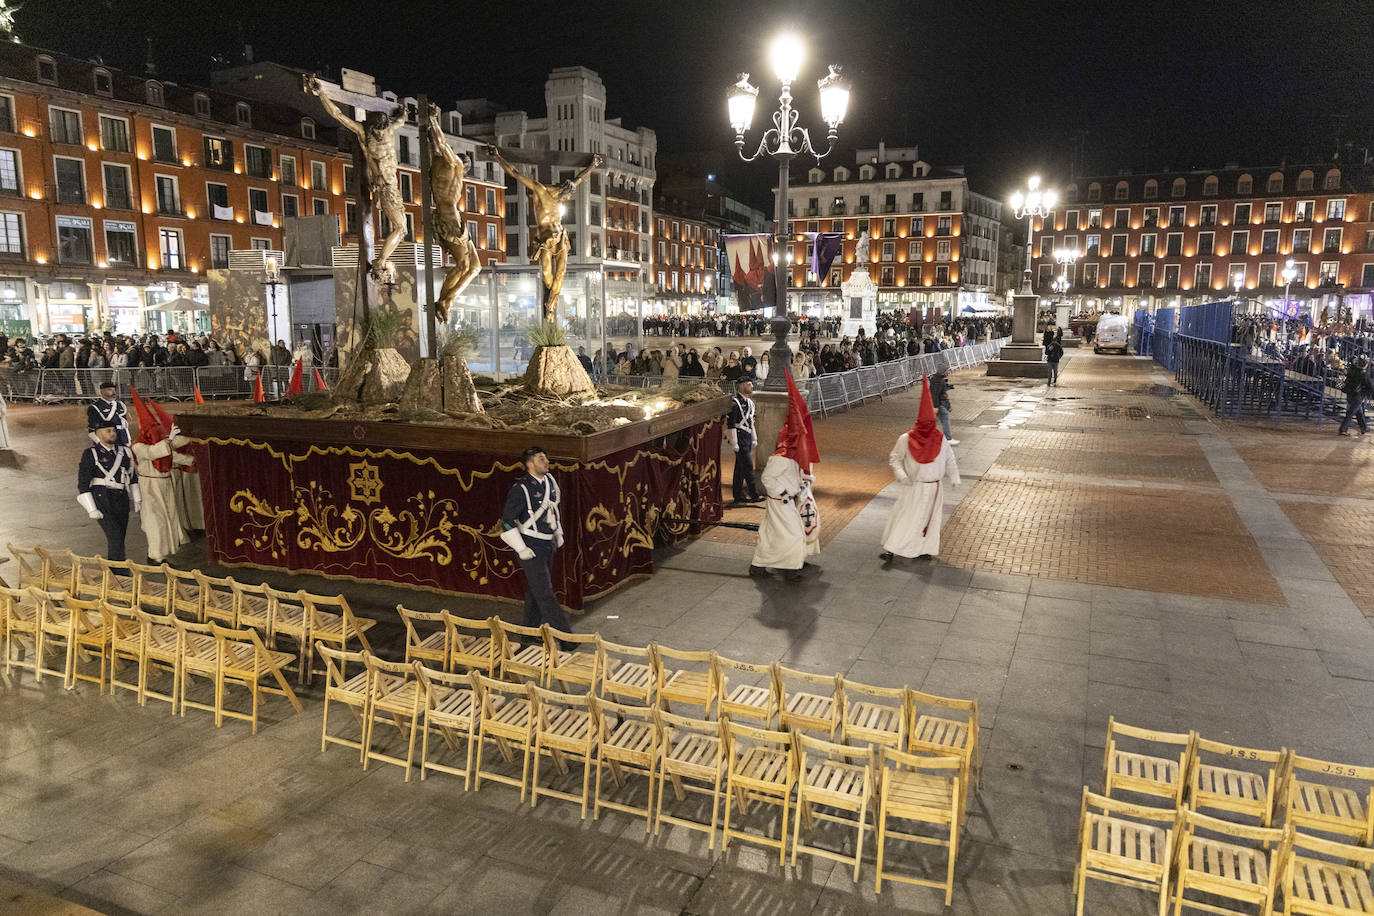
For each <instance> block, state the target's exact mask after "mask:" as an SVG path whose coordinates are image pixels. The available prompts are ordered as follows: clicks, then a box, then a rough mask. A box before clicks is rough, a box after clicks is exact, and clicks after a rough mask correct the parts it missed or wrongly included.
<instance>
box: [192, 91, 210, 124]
mask: <svg viewBox="0 0 1374 916" xmlns="http://www.w3.org/2000/svg"><path fill="white" fill-rule="evenodd" d="M195 105H196V117H199V118H208V117H210V97H209V96H208V95H206V94H205V93H203V92H197V93H196V95H195Z"/></svg>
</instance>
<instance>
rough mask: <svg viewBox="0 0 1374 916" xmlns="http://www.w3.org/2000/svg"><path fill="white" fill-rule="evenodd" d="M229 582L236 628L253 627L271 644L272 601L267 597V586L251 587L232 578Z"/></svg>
mask: <svg viewBox="0 0 1374 916" xmlns="http://www.w3.org/2000/svg"><path fill="white" fill-rule="evenodd" d="M229 582H230V586H229V589H230V591H232V592H233V593H234V616H235V623H234V626H235V627H252V628H253V629H255V630H257V631H258V635H259V636H261V637H262V638H263V639H264V640H266V641H267V642H269V643H270V642H271V630H272V599H271V598H269V597H268V595H267V586H266V585H262V584H259V585H249V584H247V583H245V582H239V581H237V580H235V579H232V578H231V579H230V580H229ZM226 625H227V624H226Z"/></svg>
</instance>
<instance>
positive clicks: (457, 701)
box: [411, 661, 478, 792]
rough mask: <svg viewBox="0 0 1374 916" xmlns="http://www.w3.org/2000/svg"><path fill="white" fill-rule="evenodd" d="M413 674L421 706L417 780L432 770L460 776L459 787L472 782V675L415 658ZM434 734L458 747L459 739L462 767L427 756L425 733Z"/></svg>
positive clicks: (474, 718)
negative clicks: (461, 781)
mask: <svg viewBox="0 0 1374 916" xmlns="http://www.w3.org/2000/svg"><path fill="white" fill-rule="evenodd" d="M411 666H412V667H413V668H414V669H415V677H416V679H417V680H418V681H419V682H420V692H421V700H422V703H421V705H422V710H423V715H424V719H423V722H422V724H421V729H422V732H421V733H422V735H423V738H422V739H421V741H420V780H421V782H423V781H424V778H425V772H426V771H427V770H434V771H436V772H439V773H448V774H450V775H452V776H462V777H463V791H464V792H466V791H467V790H468V789H469V788H471V786H472V756H473V747H474V745H475V744H476V743H477V719H478V709H477V695H476V693H475V692H474V691H473V687H472V677H471V675H468V674H459V673H457V672H450V671H440V670H437V669H435V668H426V667H425V666H424V665H422V664H421V663H420V662H419V661H414V662H411ZM431 734H437V735H438V736H439V737H440V738H442V739H444V744H446V745H448V747H449V748H450V749H451V750H453V751H457V750H458V741H459V739H461V740H462V741H463V768H462V769H461V770H460V769H458V768H457V767H456V766H453V765H451V764H446V763H436V762H434V761H433V760H431V759H430V757H429V737H430V735H431Z"/></svg>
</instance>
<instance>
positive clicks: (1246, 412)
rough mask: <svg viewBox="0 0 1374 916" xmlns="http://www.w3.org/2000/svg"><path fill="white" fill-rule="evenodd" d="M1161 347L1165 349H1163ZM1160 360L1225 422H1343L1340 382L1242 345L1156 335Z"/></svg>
mask: <svg viewBox="0 0 1374 916" xmlns="http://www.w3.org/2000/svg"><path fill="white" fill-rule="evenodd" d="M1161 344H1165V346H1163V347H1161ZM1155 361H1156V362H1158V363H1160V365H1162V366H1164V367H1165V368H1167V369H1171V370H1172V371H1173V373H1174V377H1175V378H1176V379H1178V382H1179V384H1180V385H1181V386H1182V387H1183V388H1184V389H1185V390H1187V391H1188V392H1190V393H1191V394H1192V395H1193V396H1195V397H1196V398H1197V399H1198V400H1199V401H1202V402H1203V403H1204V404H1205V405H1207V407H1208V408H1209V409H1210V410H1211V411H1212V412H1213V413H1215V414H1216V415H1217V416H1219V417H1230V418H1237V419H1238V418H1240V417H1242V416H1244V417H1257V418H1260V417H1262V418H1268V419H1275V420H1280V419H1286V418H1299V419H1311V418H1312V417H1313V415H1314V414H1315V415H1316V418H1317V419H1319V420H1320V419H1324V418H1325V417H1327V416H1331V417H1339V416H1341V414H1342V413H1343V411H1344V409H1345V395H1344V394H1342V393H1341V392H1340V390H1339V388H1338V387H1337V386H1338V385H1339V382H1340V380H1339V379H1333V378H1328V377H1326V376H1325V375H1321V376H1314V375H1306V374H1304V373H1301V372H1295V371H1293V370H1292V369H1289V368H1288V367H1287V366H1286V365H1284V363H1283V361H1282V360H1280V359H1276V358H1272V357H1264V356H1260V357H1256V356H1254V355H1253V354H1252V353H1250V352H1249V351H1247V350H1246V348H1245V347H1243V346H1241V345H1239V344H1232V343H1223V342H1220V341H1215V340H1207V339H1204V338H1199V337H1193V336H1190V335H1185V334H1177V335H1167V340H1161V339H1160V337H1159V335H1156V340H1155Z"/></svg>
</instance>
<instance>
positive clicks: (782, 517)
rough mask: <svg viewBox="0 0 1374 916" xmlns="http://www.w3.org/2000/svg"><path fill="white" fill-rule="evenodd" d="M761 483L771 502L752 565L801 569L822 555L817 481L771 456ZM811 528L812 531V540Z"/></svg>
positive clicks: (794, 464)
mask: <svg viewBox="0 0 1374 916" xmlns="http://www.w3.org/2000/svg"><path fill="white" fill-rule="evenodd" d="M759 480H760V482H761V483H762V484H763V489H764V492H765V493H767V494H768V499H767V501H766V505H765V506H764V516H763V522H762V523H761V524H760V525H759V542H758V546H757V547H755V548H754V558H753V560H751V561H750V563H751V565H753V566H761V567H764V568H771V569H801V568H802V564H803V563H804V562H805V561H806V557H807V556H808V555H810V554H813V553H819V552H820V519H819V517H818V516H816V515H815V514H814V513H815V500H814V499H812V498H811V481H813V480H815V478H814V477H812V476H811V475H809V474H803V473H802V470H801V467H800V466H799V465H798V464H797V462H795V461H793V460H792V459H791V458H788V457H786V456H784V455H770V456H769V457H768V463H767V464H765V465H764V466H763V473H762V474H761V475H759ZM804 511H807V512H809V513H811V514H812V518H811V519H810V520H809V521H810V524H809V525H808V524H806V523H804V522H803V520H802V513H803V512H804ZM808 528H810V529H811V530H812V536H811V537H810V538H808V537H807V529H808Z"/></svg>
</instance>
